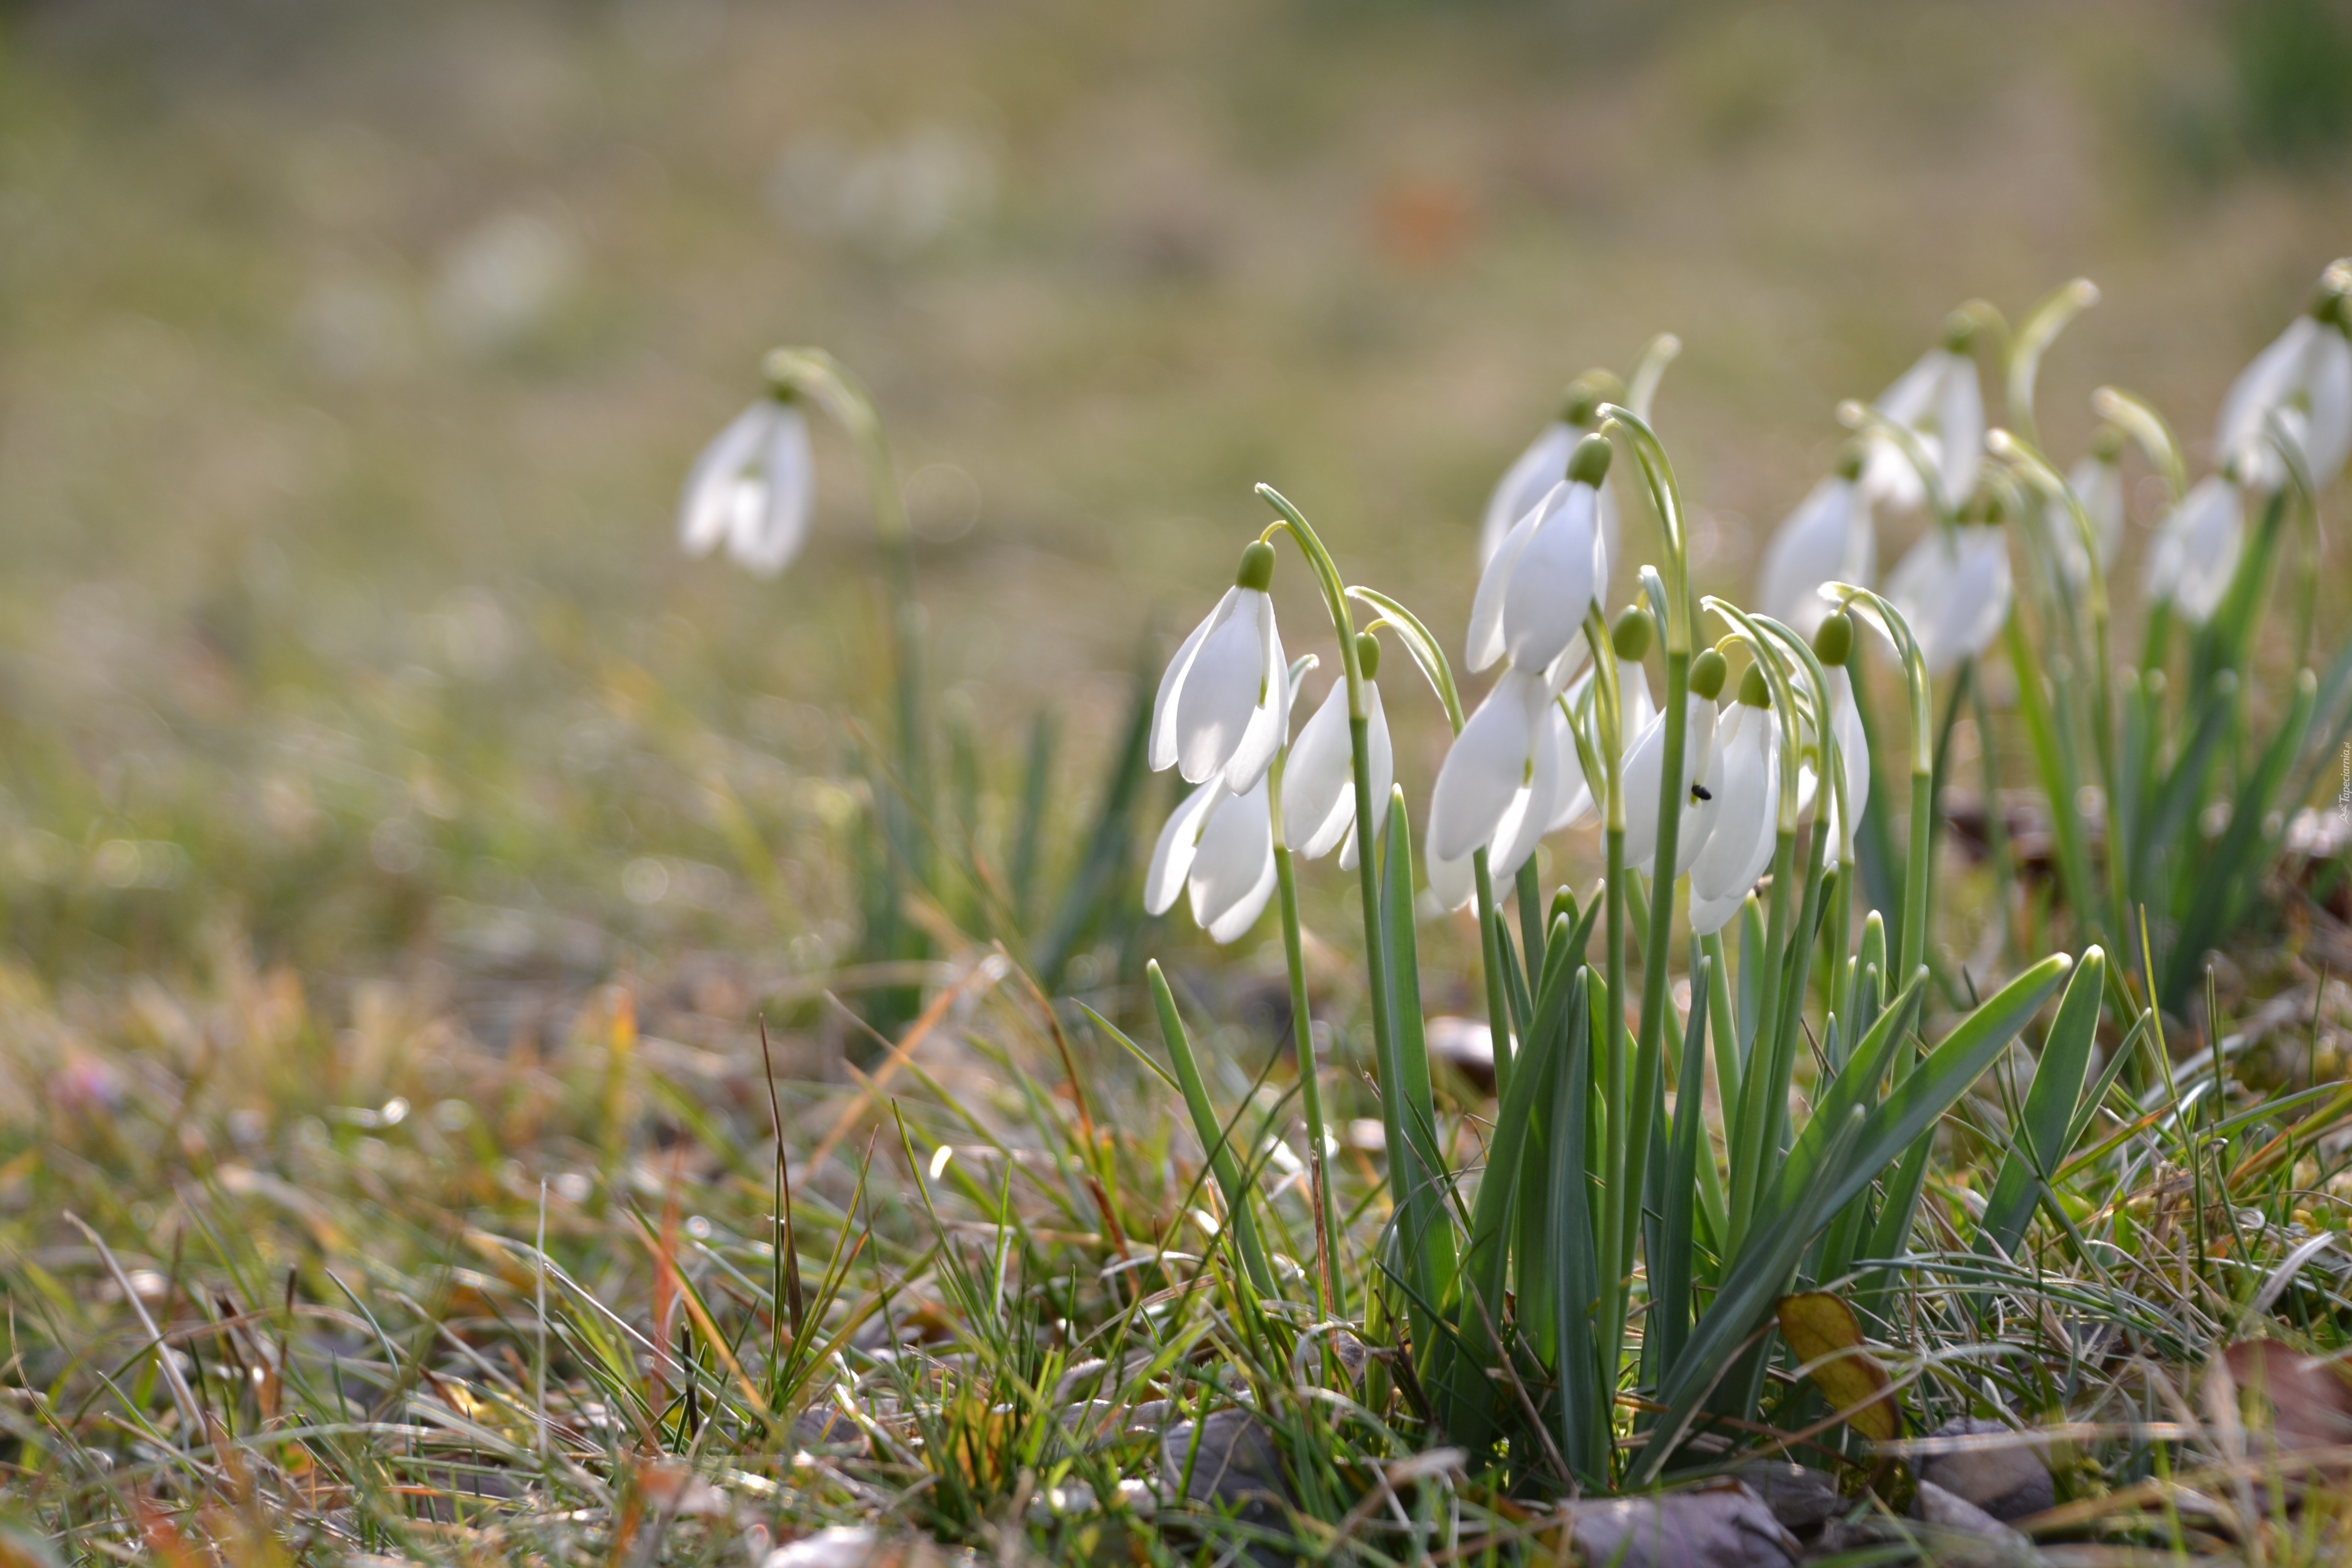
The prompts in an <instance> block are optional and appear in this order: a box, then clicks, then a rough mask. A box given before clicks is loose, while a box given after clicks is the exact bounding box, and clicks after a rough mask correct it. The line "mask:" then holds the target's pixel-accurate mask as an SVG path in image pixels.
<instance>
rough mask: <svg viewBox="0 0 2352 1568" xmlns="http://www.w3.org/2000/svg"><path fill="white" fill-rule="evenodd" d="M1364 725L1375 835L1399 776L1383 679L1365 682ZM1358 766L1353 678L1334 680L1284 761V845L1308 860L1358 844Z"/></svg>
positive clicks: (1347, 863)
mask: <svg viewBox="0 0 2352 1568" xmlns="http://www.w3.org/2000/svg"><path fill="white" fill-rule="evenodd" d="M1365 641H1366V642H1367V643H1369V642H1370V638H1366V639H1365ZM1373 668H1378V666H1377V665H1375V666H1374V667H1373ZM1364 729H1365V741H1366V747H1365V750H1366V752H1367V756H1366V758H1365V761H1366V762H1367V763H1369V764H1370V773H1371V784H1372V823H1371V826H1372V837H1374V838H1378V837H1380V833H1381V828H1382V827H1383V826H1386V824H1387V822H1388V814H1389V786H1390V785H1391V784H1393V783H1395V781H1396V756H1395V752H1393V751H1392V750H1391V746H1390V743H1389V721H1388V714H1387V712H1386V711H1385V710H1383V709H1382V708H1381V688H1380V683H1379V682H1378V681H1376V680H1373V679H1370V678H1367V679H1365V681H1364ZM1354 768H1355V754H1354V752H1353V751H1352V750H1351V749H1350V747H1349V739H1348V683H1347V681H1346V680H1345V679H1339V680H1334V681H1333V682H1332V683H1331V691H1330V695H1328V696H1327V697H1326V698H1324V699H1323V704H1322V706H1321V707H1319V708H1318V709H1316V710H1315V711H1314V713H1313V714H1312V715H1311V716H1309V717H1308V719H1307V723H1306V727H1305V728H1303V729H1301V730H1300V731H1298V739H1297V740H1296V741H1293V742H1291V743H1290V755H1289V757H1288V758H1287V759H1286V761H1285V762H1284V763H1283V764H1282V839H1283V846H1284V847H1286V848H1287V849H1289V850H1291V851H1292V852H1293V853H1295V854H1297V855H1298V856H1300V857H1302V858H1306V859H1308V860H1318V859H1321V858H1323V857H1324V856H1326V855H1328V854H1329V853H1330V852H1331V851H1332V850H1333V849H1334V848H1338V847H1340V846H1341V845H1343V844H1344V845H1346V846H1347V847H1348V848H1349V849H1353V847H1354V846H1355V840H1354V837H1353V836H1352V835H1351V834H1350V832H1349V829H1351V828H1352V827H1354V826H1355V825H1356V778H1355V772H1354ZM1342 864H1343V865H1344V866H1346V867H1347V868H1350V869H1352V868H1353V866H1354V857H1353V856H1352V855H1349V856H1348V857H1347V858H1346V859H1345V860H1344V861H1343V862H1342Z"/></svg>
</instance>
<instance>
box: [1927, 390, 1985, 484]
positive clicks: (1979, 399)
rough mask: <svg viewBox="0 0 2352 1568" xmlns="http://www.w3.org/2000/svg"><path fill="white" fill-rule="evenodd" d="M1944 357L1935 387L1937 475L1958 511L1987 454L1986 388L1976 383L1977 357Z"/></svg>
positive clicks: (1975, 480) (1974, 482) (1975, 481)
mask: <svg viewBox="0 0 2352 1568" xmlns="http://www.w3.org/2000/svg"><path fill="white" fill-rule="evenodd" d="M1944 360H1945V364H1944V374H1943V376H1942V379H1941V380H1940V381H1938V382H1937V387H1936V420H1937V432H1936V437H1937V454H1936V455H1937V464H1938V467H1937V478H1938V479H1941V480H1942V481H1943V485H1944V500H1945V504H1947V505H1948V506H1950V507H1952V508H1954V509H1955V510H1957V509H1958V507H1959V506H1960V505H1961V504H1962V503H1963V502H1965V501H1966V500H1968V499H1969V495H1970V494H1971V493H1972V492H1974V490H1975V489H1976V488H1977V468H1978V466H1979V463H1980V462H1981V461H1982V459H1983V456H1984V428H1985V417H1984V390H1983V388H1982V387H1980V386H1979V384H1977V362H1976V361H1975V360H1973V359H1971V358H1969V356H1967V355H1966V354H1956V353H1946V354H1945V356H1944Z"/></svg>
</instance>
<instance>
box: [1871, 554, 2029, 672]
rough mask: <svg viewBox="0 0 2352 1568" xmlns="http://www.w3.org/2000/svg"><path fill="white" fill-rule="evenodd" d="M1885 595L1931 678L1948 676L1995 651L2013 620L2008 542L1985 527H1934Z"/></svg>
mask: <svg viewBox="0 0 2352 1568" xmlns="http://www.w3.org/2000/svg"><path fill="white" fill-rule="evenodd" d="M1885 592H1886V597H1887V599H1888V601H1889V602H1890V603H1892V604H1893V605H1895V608H1896V609H1898V610H1900V611H1902V612H1903V618H1904V620H1905V621H1906V622H1908V623H1909V625H1910V627H1911V635H1912V636H1913V637H1916V638H1917V639H1918V643H1919V652H1920V654H1921V655H1922V656H1923V657H1924V658H1926V659H1927V673H1928V674H1930V675H1944V674H1947V673H1948V672H1950V671H1951V670H1953V669H1955V668H1958V666H1959V663H1960V661H1961V660H1962V659H1964V658H1976V657H1977V656H1978V655H1979V654H1981V653H1982V652H1984V650H1985V649H1986V648H1987V647H1990V646H1991V644H1992V639H1993V638H1994V637H1998V636H2000V628H2001V626H2003V624H2005V623H2006V622H2007V621H2008V619H2009V602H2010V592H2011V579H2010V572H2009V537H2008V535H2007V534H2006V533H2005V532H2004V531H2002V530H2001V529H2000V528H1999V527H1997V526H1994V525H1990V524H1986V523H1970V524H1968V525H1966V526H1963V527H1959V528H1952V529H1946V528H1940V527H1939V528H1931V529H1929V530H1928V531H1927V537H1926V538H1924V539H1922V540H1920V541H1919V542H1918V543H1916V544H1915V545H1913V546H1912V547H1911V552H1910V553H1909V554H1907V555H1906V556H1905V557H1904V558H1903V559H1902V561H1901V562H1900V563H1897V564H1896V566H1895V570H1894V572H1893V573H1892V574H1889V575H1888V577H1887V579H1886V590H1885Z"/></svg>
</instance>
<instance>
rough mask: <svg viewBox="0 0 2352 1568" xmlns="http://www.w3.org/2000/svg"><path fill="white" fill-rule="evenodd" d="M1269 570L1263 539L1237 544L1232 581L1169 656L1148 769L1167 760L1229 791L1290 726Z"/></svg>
mask: <svg viewBox="0 0 2352 1568" xmlns="http://www.w3.org/2000/svg"><path fill="white" fill-rule="evenodd" d="M1273 577H1274V549H1273V547H1272V546H1271V545H1268V544H1265V543H1264V542H1259V543H1256V544H1253V545H1251V546H1250V547H1249V549H1247V550H1245V551H1244V552H1242V567H1241V571H1240V573H1239V574H1238V576H1237V578H1236V581H1235V582H1234V586H1232V587H1231V588H1228V589H1227V590H1225V596H1224V597H1223V598H1222V599H1220V600H1218V601H1217V607H1216V608H1215V609H1213V610H1212V611H1210V612H1209V615H1208V617H1207V618H1206V619H1205V620H1203V621H1202V623H1201V624H1200V625H1199V626H1195V627H1193V628H1192V636H1191V637H1186V638H1185V639H1184V646H1183V647H1180V648H1178V649H1177V650H1176V657H1175V658H1172V659H1171V660H1170V661H1169V664H1168V672H1167V673H1166V674H1165V675H1163V676H1161V677H1160V695H1159V697H1158V699H1157V700H1156V701H1155V702H1154V704H1153V707H1152V711H1151V750H1150V763H1151V766H1152V767H1153V769H1155V770H1158V769H1161V768H1167V767H1173V768H1175V769H1176V771H1177V772H1178V773H1181V775H1182V776H1183V778H1184V780H1185V782H1186V783H1188V784H1200V783H1202V782H1203V781H1205V780H1206V779H1208V778H1209V777H1210V776H1212V775H1213V774H1219V773H1222V774H1223V777H1224V781H1225V787H1226V788H1227V789H1229V790H1232V791H1234V793H1236V794H1239V793H1242V792H1244V791H1246V790H1247V789H1249V788H1250V786H1251V785H1253V784H1256V783H1257V781H1258V780H1259V779H1261V778H1263V777H1264V776H1265V770H1266V769H1267V767H1269V766H1270V765H1271V764H1272V763H1273V762H1274V754H1275V752H1277V751H1279V750H1281V749H1282V742H1283V739H1284V737H1285V735H1286V733H1287V732H1288V731H1289V727H1290V668H1289V666H1288V665H1286V664H1285V663H1284V662H1283V657H1282V635H1281V633H1280V632H1279V631H1277V630H1276V627H1275V624H1274V601H1273V600H1272V599H1270V598H1268V597H1267V596H1266V592H1265V590H1266V587H1267V585H1268V584H1270V583H1271V582H1272V581H1273Z"/></svg>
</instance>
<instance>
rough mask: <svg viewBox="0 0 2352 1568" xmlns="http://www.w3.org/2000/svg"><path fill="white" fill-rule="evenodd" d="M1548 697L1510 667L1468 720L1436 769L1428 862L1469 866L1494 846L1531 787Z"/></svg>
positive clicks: (1530, 675) (1539, 683)
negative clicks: (1514, 807) (1513, 808)
mask: <svg viewBox="0 0 2352 1568" xmlns="http://www.w3.org/2000/svg"><path fill="white" fill-rule="evenodd" d="M1550 700H1551V694H1550V693H1549V691H1547V690H1545V689H1544V680H1543V677H1542V676H1541V675H1539V674H1537V673H1534V672H1532V671H1529V670H1525V669H1521V668H1518V667H1517V666H1516V665H1514V666H1513V667H1512V668H1509V669H1507V670H1505V671H1504V672H1503V679H1500V680H1498V681H1496V683H1495V689H1493V690H1492V691H1489V692H1488V693H1486V700H1485V701H1484V702H1481V703H1480V704H1478V707H1477V709H1476V710H1475V711H1474V712H1473V713H1472V714H1471V715H1470V720H1469V722H1467V723H1465V724H1464V725H1463V726H1462V732H1461V733H1460V734H1458V735H1456V736H1454V745H1453V747H1452V749H1451V750H1449V751H1448V752H1446V753H1445V761H1444V764H1443V765H1442V766H1440V767H1439V769H1438V770H1437V787H1436V788H1435V789H1434V790H1433V792H1432V793H1431V795H1430V801H1429V858H1430V859H1431V860H1432V861H1439V860H1467V859H1468V858H1470V857H1471V856H1472V855H1474V854H1475V853H1477V851H1478V850H1479V849H1480V848H1482V847H1485V846H1486V845H1487V844H1488V843H1490V842H1492V841H1493V839H1494V837H1495V830H1496V828H1497V827H1499V826H1501V825H1502V821H1503V817H1504V815H1505V814H1506V813H1507V812H1508V811H1509V810H1510V808H1511V806H1512V804H1513V803H1514V801H1516V800H1517V799H1518V798H1519V797H1520V795H1522V794H1523V793H1524V792H1525V791H1526V790H1527V789H1528V787H1529V785H1530V784H1532V783H1533V782H1534V773H1535V750H1536V748H1535V742H1536V738H1537V731H1538V726H1539V725H1540V723H1541V722H1542V719H1543V710H1544V708H1545V706H1546V705H1547V704H1548V703H1549V701H1550Z"/></svg>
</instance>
